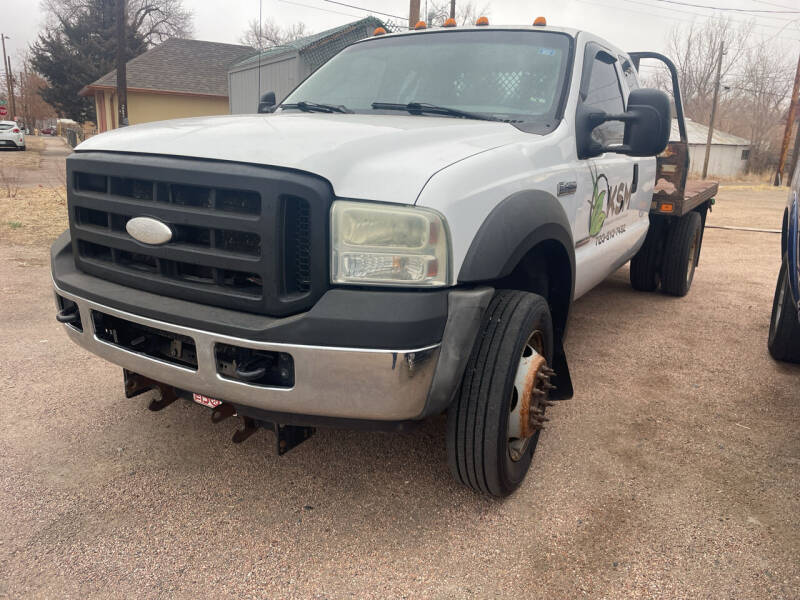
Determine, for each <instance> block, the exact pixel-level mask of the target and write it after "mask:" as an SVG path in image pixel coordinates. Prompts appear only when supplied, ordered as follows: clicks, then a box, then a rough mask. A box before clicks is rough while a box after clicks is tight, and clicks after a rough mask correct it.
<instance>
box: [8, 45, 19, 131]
mask: <svg viewBox="0 0 800 600" xmlns="http://www.w3.org/2000/svg"><path fill="white" fill-rule="evenodd" d="M8 86H9V87H10V88H11V119H12V120H13V119H16V118H17V117H18V116H19V115H17V100H16V98H14V73H12V72H11V57H10V56H9V57H8Z"/></svg>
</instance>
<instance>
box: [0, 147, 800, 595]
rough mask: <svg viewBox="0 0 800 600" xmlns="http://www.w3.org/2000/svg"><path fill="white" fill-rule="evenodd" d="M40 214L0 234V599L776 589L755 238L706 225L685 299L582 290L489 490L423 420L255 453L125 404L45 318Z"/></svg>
mask: <svg viewBox="0 0 800 600" xmlns="http://www.w3.org/2000/svg"><path fill="white" fill-rule="evenodd" d="M3 158H4V157H0V161H1V160H3ZM784 198H785V192H783V191H775V190H773V189H769V188H750V187H738V186H731V187H728V188H724V189H723V191H722V192H721V193H720V195H719V198H718V203H717V206H716V207H715V210H714V212H713V214H712V215H711V216H710V219H709V223H710V224H717V225H725V224H732V225H745V226H749V227H757V228H768V229H770V228H777V227H779V226H780V218H781V211H782V207H783V203H784ZM37 202H39V203H40V205H41V203H42V202H46V201H42V200H38V201H37ZM52 202H57V201H56V200H55V199H54V200H52ZM7 210H8V209H7ZM61 211H63V207H60V208H59V207H58V206H54V208H53V215H54V216H53V219H57V218H58V216H57V215H60V214H62V213H61ZM3 214H7V213H3ZM8 214H10V213H8ZM23 216H24V215H23ZM4 218H5V217H4ZM15 218H21V217H15ZM26 227H28V229H27V230H26ZM39 227H42V224H41V223H39V224H37V223H35V222H31V223H29V224H28V225H26V226H20V227H17V228H8V227H7V228H5V229H2V230H0V235H1V236H2V237H0V274H1V275H0V305H2V306H3V308H4V310H3V317H4V324H3V326H2V335H1V336H0V356H1V357H2V359H0V383H2V386H3V388H4V390H5V393H4V405H5V406H6V410H5V411H3V412H1V413H0V522H2V523H3V527H2V528H0V564H2V565H3V566H2V568H1V569H0V597H7V598H86V597H92V598H110V597H115V598H125V597H135V598H204V597H213V598H489V597H492V598H511V597H515V598H518V597H520V596H521V597H526V598H576V597H592V598H626V597H646V598H797V597H798V596H800V529H799V526H800V485H798V482H799V481H800V478H799V477H798V475H799V473H798V471H800V434H798V430H799V429H800V367H798V366H788V365H783V364H777V363H775V362H773V361H772V360H771V359H770V358H769V356H768V354H767V350H766V339H767V327H768V322H769V315H770V307H771V301H772V293H773V289H774V285H775V279H776V277H777V273H778V266H779V236H778V235H776V234H770V233H755V232H742V231H732V230H722V229H708V230H707V231H706V238H705V244H704V248H703V254H702V258H701V263H700V268H699V270H698V272H697V274H696V277H695V281H694V285H693V288H692V290H691V292H690V294H689V296H687V297H686V298H683V299H676V298H670V297H666V296H663V295H660V294H643V293H637V292H634V291H633V290H632V289H631V288H630V286H629V285H628V272H627V267H625V268H623V269H621V270H620V271H619V272H617V273H616V274H615V275H614V276H612V277H611V278H610V279H609V280H607V281H606V282H605V283H604V284H602V285H601V286H600V287H598V288H597V289H595V290H593V291H592V292H590V293H589V294H588V295H587V296H585V297H584V298H582V299H580V300H579V301H578V302H577V303H576V304H575V306H574V310H573V314H572V318H571V324H570V333H569V339H568V344H567V346H568V347H567V351H568V356H569V358H570V364H571V369H572V373H573V376H574V383H575V390H576V395H575V398H574V399H572V400H570V401H568V402H565V403H560V404H559V405H558V406H556V407H555V408H553V409H552V411H551V413H550V417H551V419H552V420H551V422H550V423H548V427H547V429H546V430H545V431H544V432H543V435H542V437H541V441H540V444H539V448H538V450H537V453H536V455H535V457H534V463H533V467H532V470H531V473H530V474H529V476H528V478H527V480H526V482H525V483H524V485H523V486H522V488H521V489H520V490H519V491H518V492H517V493H516V494H514V495H513V496H512V497H510V498H508V499H507V500H504V501H496V500H489V499H486V498H483V497H481V496H478V495H476V494H474V493H472V492H470V491H468V490H466V489H464V488H461V487H459V486H458V485H456V484H455V483H454V482H453V481H452V480H451V478H450V475H449V473H448V471H447V467H446V464H445V446H444V431H445V422H444V419H442V418H439V419H434V420H432V421H430V422H428V423H426V424H425V425H424V426H422V427H421V428H420V429H419V430H418V431H415V432H413V433H409V434H404V435H397V434H379V433H357V432H350V431H335V430H318V432H317V434H316V435H315V436H314V437H313V438H312V439H311V440H309V441H308V442H306V443H304V444H302V445H301V446H299V447H298V448H296V449H295V450H293V451H292V452H290V453H289V454H287V455H286V456H284V457H281V458H278V457H277V455H276V453H275V451H274V438H273V437H272V434H271V433H266V432H262V433H259V434H257V435H256V436H254V437H252V438H251V439H250V440H248V441H247V442H246V443H244V444H242V445H234V444H232V443H231V441H230V438H231V435H232V434H233V432H234V429H235V427H236V423H234V422H232V420H230V421H226V422H223V423H222V424H219V425H212V423H211V420H210V417H209V413H208V412H207V409H203V408H201V407H198V406H195V405H192V404H191V403H188V402H179V403H176V404H174V405H172V406H170V407H169V408H167V409H165V410H164V411H162V412H160V413H151V412H149V411H148V410H147V409H146V406H147V402H148V400H149V396H145V397H139V398H135V399H131V400H126V399H125V397H124V394H123V391H122V376H121V372H120V369H119V368H117V367H114V366H112V365H110V364H107V363H105V362H103V361H102V360H100V359H98V358H95V357H93V356H91V355H89V354H87V353H86V352H84V351H82V350H81V349H79V348H78V347H76V346H74V345H72V344H71V343H70V342H69V341H68V340H67V337H66V335H65V333H64V332H63V331H62V330H61V327H60V326H59V325H58V324H57V323H56V321H55V319H54V307H53V300H52V292H51V288H50V285H51V284H50V276H49V273H48V254H47V248H46V247H45V246H44V245H42V239H39V238H37V237H36V235H34V234H31V228H32V229H33V230H37V231H38V229H37V228H39ZM25 235H28V236H32V238H23V237H22V236H25ZM49 235H50V234H42V235H41V236H40V238H47V237H49ZM23 240H28V241H23ZM31 240H32V241H31ZM376 401H380V399H379V398H376Z"/></svg>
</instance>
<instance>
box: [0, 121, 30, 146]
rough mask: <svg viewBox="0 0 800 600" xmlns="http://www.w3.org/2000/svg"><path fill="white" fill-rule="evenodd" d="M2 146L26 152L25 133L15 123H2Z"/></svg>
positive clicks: (0, 132) (0, 144) (0, 122)
mask: <svg viewBox="0 0 800 600" xmlns="http://www.w3.org/2000/svg"><path fill="white" fill-rule="evenodd" d="M0 146H3V147H9V146H10V147H12V148H16V149H17V150H25V132H24V131H23V130H22V129H21V128H20V126H19V125H17V124H16V122H15V121H0Z"/></svg>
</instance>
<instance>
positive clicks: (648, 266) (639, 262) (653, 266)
mask: <svg viewBox="0 0 800 600" xmlns="http://www.w3.org/2000/svg"><path fill="white" fill-rule="evenodd" d="M661 241H662V233H661V228H659V227H658V226H657V225H656V224H655V223H651V224H650V229H648V230H647V237H646V238H645V240H644V244H642V247H641V248H639V251H638V252H637V253H636V255H635V256H634V257H633V258H632V259H631V270H630V278H631V287H633V289H635V290H639V291H640V292H654V291H655V290H656V289H658V284H659V281H660V273H659V271H660V270H661V269H660V267H661V265H660V264H659V258H660V256H661Z"/></svg>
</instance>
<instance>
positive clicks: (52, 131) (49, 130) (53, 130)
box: [42, 127, 56, 135]
mask: <svg viewBox="0 0 800 600" xmlns="http://www.w3.org/2000/svg"><path fill="white" fill-rule="evenodd" d="M55 134H56V128H55V127H45V128H44V129H42V135H55Z"/></svg>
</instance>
